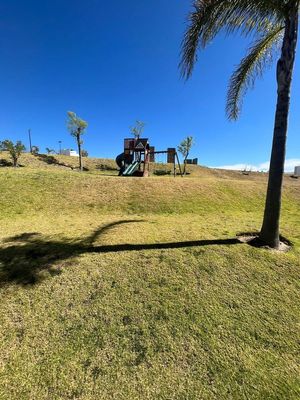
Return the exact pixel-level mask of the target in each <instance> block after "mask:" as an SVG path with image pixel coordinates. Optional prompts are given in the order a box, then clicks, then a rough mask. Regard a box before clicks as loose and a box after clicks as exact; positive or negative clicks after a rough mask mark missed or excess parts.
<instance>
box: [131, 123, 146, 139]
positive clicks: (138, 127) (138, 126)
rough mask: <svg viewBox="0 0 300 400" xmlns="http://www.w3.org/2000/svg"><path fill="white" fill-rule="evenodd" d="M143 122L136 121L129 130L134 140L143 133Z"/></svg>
mask: <svg viewBox="0 0 300 400" xmlns="http://www.w3.org/2000/svg"><path fill="white" fill-rule="evenodd" d="M144 128H145V122H143V121H138V120H137V121H136V122H135V125H134V126H132V127H131V128H130V132H131V133H132V134H133V136H134V138H135V139H139V138H140V137H141V135H142V133H143V131H144Z"/></svg>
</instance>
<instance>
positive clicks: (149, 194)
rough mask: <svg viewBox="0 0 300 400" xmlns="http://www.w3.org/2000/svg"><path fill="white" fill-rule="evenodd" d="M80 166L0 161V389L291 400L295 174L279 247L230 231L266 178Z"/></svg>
mask: <svg viewBox="0 0 300 400" xmlns="http://www.w3.org/2000/svg"><path fill="white" fill-rule="evenodd" d="M0 158H2V159H4V158H5V154H3V153H2V154H1V155H0ZM55 159H56V160H57V162H59V163H63V164H68V165H72V164H71V163H72V162H73V159H71V158H69V157H66V158H65V157H62V156H61V157H55ZM85 162H86V166H87V167H88V169H89V171H87V172H84V173H79V172H77V171H75V170H72V169H71V168H70V167H67V166H65V165H58V164H57V163H56V162H54V163H51V164H49V163H48V162H45V161H43V160H41V159H39V158H38V157H34V156H31V155H27V154H24V155H23V156H22V159H21V160H20V164H22V165H24V167H21V168H16V169H14V168H11V167H3V168H2V167H1V168H0V218H1V228H2V229H1V232H0V291H1V304H0V343H1V346H0V399H2V398H3V399H9V400H10V399H12V400H15V399H18V400H19V399H21V400H22V399H24V400H25V399H26V400H27V399H39V400H44V399H45V400H49V399H50V400H54V399H80V400H91V399H118V400H119V399H120V400H123V399H124V400H125V399H128V400H129V399H130V400H135V399H136V400H139V399H149V400H150V399H151V400H152V399H153V400H154V399H155V400H156V399H165V400H169V399H176V400H177V399H207V400H211V399H212V400H222V399H224V400H225V399H226V400H227V399H237V400H239V399H298V398H299V395H300V392H299V387H300V381H299V376H300V374H299V373H300V370H299V363H298V361H299V341H298V338H299V326H300V318H299V307H298V305H299V300H300V295H299V293H300V292H299V289H300V287H299V282H300V280H299V277H300V223H299V221H300V180H299V179H298V180H295V179H291V178H289V177H288V176H287V177H286V179H285V184H284V198H283V213H282V234H283V235H284V236H286V237H287V238H288V239H290V240H291V241H292V243H293V244H294V246H293V248H292V249H291V251H290V252H288V253H278V252H275V251H269V250H267V249H258V248H254V247H251V246H249V245H247V244H242V243H240V242H239V241H238V240H237V239H236V234H237V233H238V232H249V231H250V232H252V231H256V230H258V229H259V227H260V223H261V219H262V212H263V205H264V196H265V191H266V176H265V175H264V174H251V175H249V176H245V175H242V174H241V173H239V172H230V171H220V170H213V169H208V168H203V167H193V168H191V170H190V172H191V175H189V176H188V177H185V178H180V177H178V178H175V179H174V178H172V177H170V176H166V177H158V176H153V177H150V178H124V177H122V178H119V177H117V176H113V175H114V174H116V172H117V171H116V170H113V169H109V170H107V169H106V170H102V171H101V169H99V168H98V167H97V166H98V165H99V164H102V165H107V166H109V168H115V166H114V162H113V161H112V160H98V159H86V160H85ZM74 166H75V165H74ZM159 167H161V166H159ZM154 168H156V167H155V166H154ZM102 169H103V168H102Z"/></svg>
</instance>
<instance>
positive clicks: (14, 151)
mask: <svg viewBox="0 0 300 400" xmlns="http://www.w3.org/2000/svg"><path fill="white" fill-rule="evenodd" d="M25 149H26V147H25V146H24V144H23V143H22V142H21V141H17V142H16V144H14V143H13V142H12V141H11V140H8V139H6V140H3V142H0V150H1V151H8V152H9V154H10V157H11V159H12V160H13V165H14V167H17V166H18V159H19V157H20V155H21V153H22V152H23V151H25Z"/></svg>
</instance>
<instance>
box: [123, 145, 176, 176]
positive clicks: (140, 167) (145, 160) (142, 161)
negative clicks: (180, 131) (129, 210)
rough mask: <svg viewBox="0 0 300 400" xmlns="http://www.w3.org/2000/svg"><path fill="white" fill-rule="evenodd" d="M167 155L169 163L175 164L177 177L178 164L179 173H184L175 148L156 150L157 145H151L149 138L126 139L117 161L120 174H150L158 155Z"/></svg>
mask: <svg viewBox="0 0 300 400" xmlns="http://www.w3.org/2000/svg"><path fill="white" fill-rule="evenodd" d="M160 154H165V155H167V163H168V164H173V175H174V177H176V175H177V172H176V164H177V165H178V169H179V173H180V175H181V176H183V175H182V169H181V165H180V162H179V157H178V154H177V151H176V149H175V148H168V149H167V150H160V151H157V150H155V147H153V146H150V144H149V139H148V138H144V139H143V138H139V137H138V138H135V139H132V138H129V139H124V152H123V153H121V154H119V155H118V156H117V158H116V163H117V165H118V167H119V168H120V172H119V176H137V177H146V176H149V172H150V163H155V158H156V156H157V155H160Z"/></svg>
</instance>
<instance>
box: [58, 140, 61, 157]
mask: <svg viewBox="0 0 300 400" xmlns="http://www.w3.org/2000/svg"><path fill="white" fill-rule="evenodd" d="M58 143H59V154H61V140H59V141H58Z"/></svg>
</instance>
